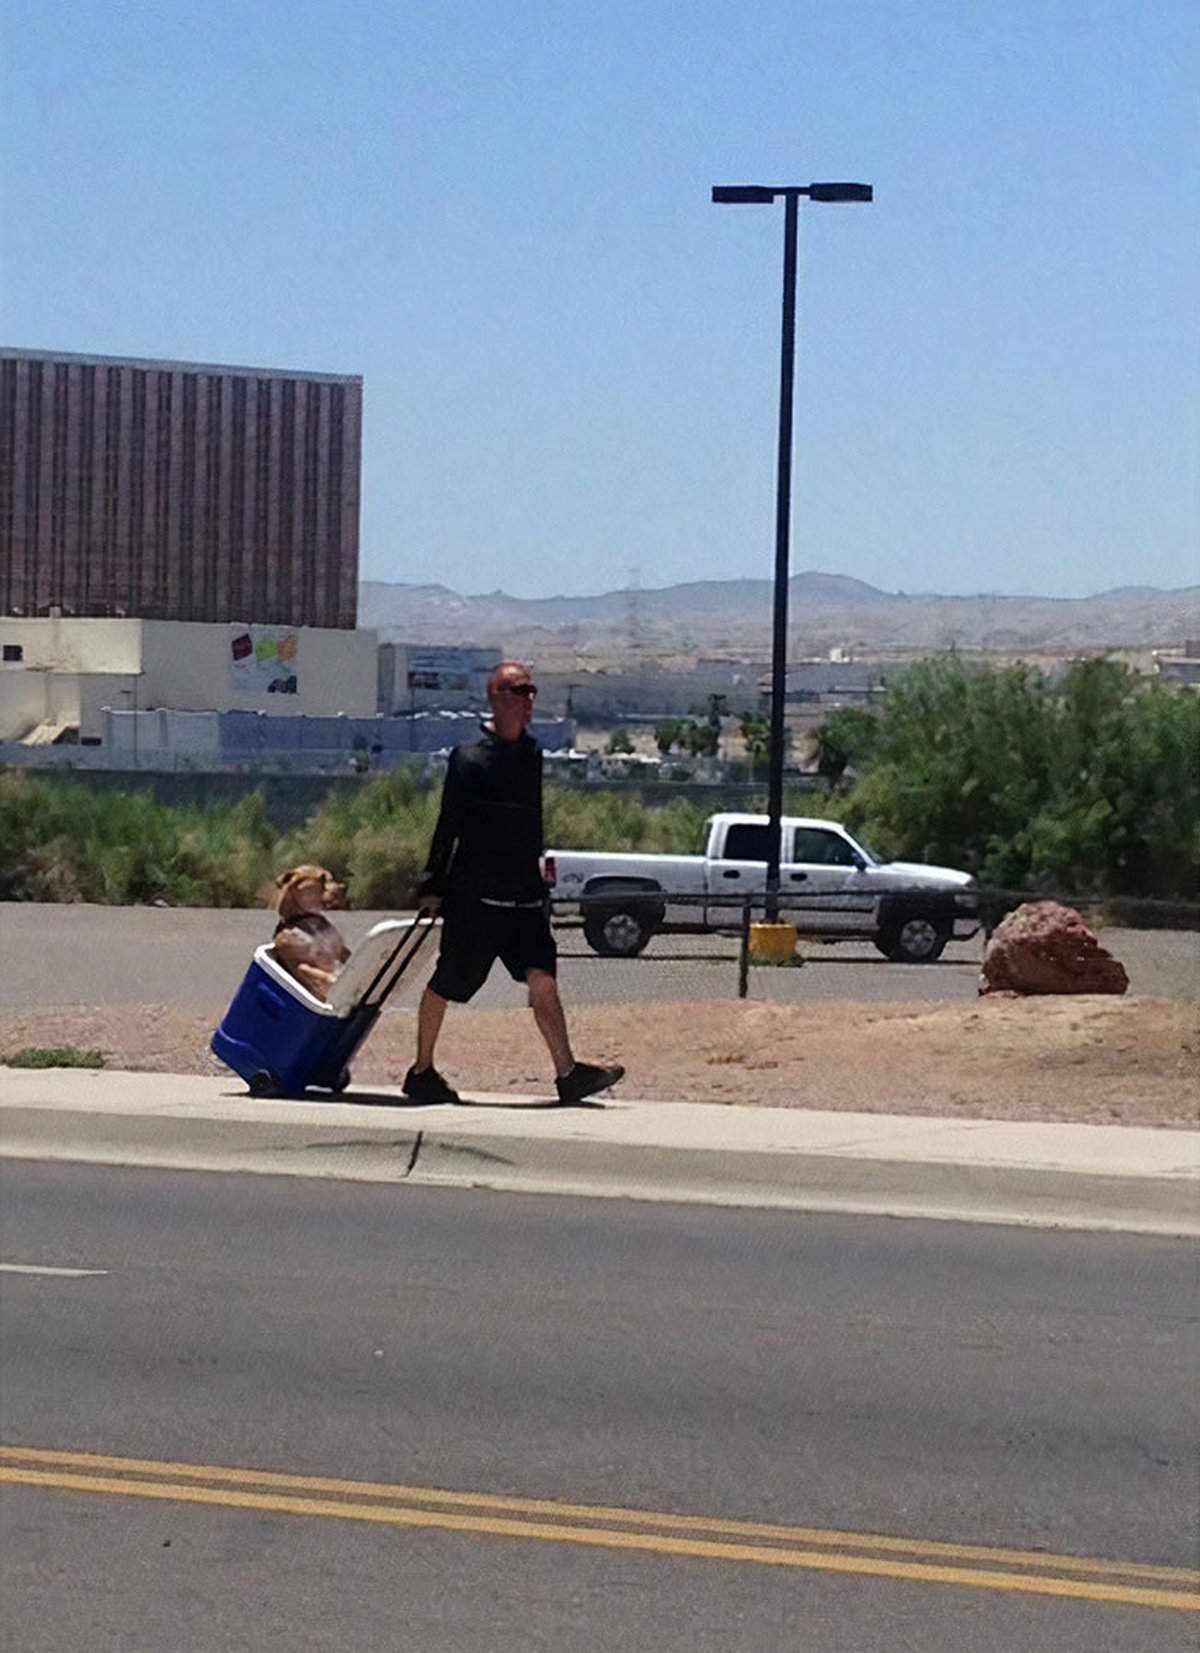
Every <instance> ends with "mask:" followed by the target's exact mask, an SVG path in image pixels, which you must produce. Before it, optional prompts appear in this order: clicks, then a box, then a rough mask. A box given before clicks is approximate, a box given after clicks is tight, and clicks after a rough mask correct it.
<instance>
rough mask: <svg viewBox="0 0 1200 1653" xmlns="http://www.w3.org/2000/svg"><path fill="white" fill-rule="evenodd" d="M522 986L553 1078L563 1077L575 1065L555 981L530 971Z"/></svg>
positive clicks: (546, 972) (541, 973)
mask: <svg viewBox="0 0 1200 1653" xmlns="http://www.w3.org/2000/svg"><path fill="white" fill-rule="evenodd" d="M525 985H526V987H527V988H528V990H529V1008H530V1010H532V1011H533V1019H534V1021H535V1022H536V1023H537V1025H538V1032H539V1033H540V1034H541V1036H542V1038H543V1039H544V1040H545V1041H546V1048H547V1049H548V1050H549V1052H550V1059H551V1061H552V1062H553V1063H554V1076H555V1078H556V1079H562V1078H565V1076H566V1075H567V1074H568V1073H570V1071H571V1069H572V1068H573V1067H574V1066H575V1058H574V1056H573V1055H572V1054H571V1039H570V1035H569V1034H568V1033H567V1018H566V1014H565V1012H564V1010H563V1007H562V1000H561V998H559V995H558V983H557V982H556V981H555V979H554V977H553V976H552V975H550V974H549V972H548V971H546V970H530V971H528V973H527V974H526V977H525ZM430 1048H431V1049H432V1047H430ZM431 1060H432V1058H431Z"/></svg>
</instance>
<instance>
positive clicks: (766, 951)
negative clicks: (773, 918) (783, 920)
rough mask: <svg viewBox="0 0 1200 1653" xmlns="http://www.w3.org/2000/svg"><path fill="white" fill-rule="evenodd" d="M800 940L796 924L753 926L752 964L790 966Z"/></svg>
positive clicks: (751, 930) (751, 937)
mask: <svg viewBox="0 0 1200 1653" xmlns="http://www.w3.org/2000/svg"><path fill="white" fill-rule="evenodd" d="M798 939H799V935H798V932H797V930H796V926H795V925H794V924H751V926H750V963H751V964H790V963H791V962H792V960H793V959H794V958H795V956H796V942H797V940H798Z"/></svg>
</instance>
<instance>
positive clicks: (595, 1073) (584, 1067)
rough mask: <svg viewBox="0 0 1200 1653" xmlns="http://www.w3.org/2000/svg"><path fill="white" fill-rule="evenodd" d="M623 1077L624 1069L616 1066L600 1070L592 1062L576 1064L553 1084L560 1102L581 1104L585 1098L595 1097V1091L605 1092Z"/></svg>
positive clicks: (600, 1068)
mask: <svg viewBox="0 0 1200 1653" xmlns="http://www.w3.org/2000/svg"><path fill="white" fill-rule="evenodd" d="M624 1077H625V1069H624V1068H623V1067H620V1066H619V1065H617V1064H614V1065H613V1066H612V1067H610V1068H602V1067H598V1066H596V1064H595V1063H593V1062H576V1064H575V1066H574V1067H573V1068H572V1069H571V1071H570V1073H565V1074H564V1075H563V1077H562V1078H561V1079H556V1080H555V1081H554V1084H555V1087H556V1089H557V1091H558V1100H559V1101H560V1102H582V1101H583V1099H584V1097H585V1096H595V1095H596V1093H597V1091H606V1090H607V1089H608V1087H609V1086H610V1085H615V1084H616V1082H617V1080H618V1079H623V1078H624Z"/></svg>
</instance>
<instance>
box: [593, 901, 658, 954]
mask: <svg viewBox="0 0 1200 1653" xmlns="http://www.w3.org/2000/svg"><path fill="white" fill-rule="evenodd" d="M583 934H584V937H585V938H586V940H587V944H588V946H589V947H590V948H591V949H592V951H593V952H594V953H599V954H600V957H601V958H608V959H629V958H633V957H634V956H635V955H636V954H638V953H640V952H641V951H642V949H643V948H644V947H645V946H646V943H647V942H648V941H649V940H650V937H651V936H652V935H653V934H654V923H653V920H652V919H651V918H650V917H649V915H648V914H647V913H646V912H645V911H644V910H643V909H642V908H640V907H593V908H592V909H591V911H590V912H589V913H587V915H586V916H585V917H584V920H583Z"/></svg>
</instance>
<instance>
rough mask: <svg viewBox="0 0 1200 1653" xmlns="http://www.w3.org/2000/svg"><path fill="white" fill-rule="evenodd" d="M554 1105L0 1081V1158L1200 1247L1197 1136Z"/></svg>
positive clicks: (84, 1077) (39, 1078)
mask: <svg viewBox="0 0 1200 1653" xmlns="http://www.w3.org/2000/svg"><path fill="white" fill-rule="evenodd" d="M540 1101H541V1099H538V1098H533V1097H526V1098H522V1097H512V1096H504V1097H500V1096H482V1095H481V1096H479V1097H478V1098H475V1099H473V1105H471V1106H463V1107H437V1108H414V1107H411V1106H409V1105H408V1104H406V1103H405V1102H404V1100H403V1098H402V1097H401V1096H400V1094H399V1092H398V1090H395V1089H388V1088H386V1087H379V1088H374V1089H372V1090H370V1091H369V1092H367V1091H361V1092H357V1093H354V1094H353V1095H351V1096H348V1098H344V1099H341V1100H337V1101H320V1100H313V1101H305V1102H277V1101H257V1100H255V1099H253V1098H251V1097H249V1096H248V1095H247V1094H246V1091H245V1088H244V1086H243V1085H242V1084H241V1082H240V1081H239V1080H237V1079H235V1078H234V1077H233V1076H232V1075H230V1076H228V1077H216V1078H204V1077H196V1076H176V1075H167V1074H148V1073H111V1072H105V1071H89V1070H71V1069H50V1070H42V1071H27V1070H18V1069H6V1068H0V1109H2V1113H0V1121H2V1123H0V1154H2V1155H3V1156H5V1157H8V1158H25V1159H39V1160H68V1161H72V1160H73V1161H87V1162H91V1163H101V1164H112V1165H144V1166H151V1165H152V1166H159V1167H167V1168H173V1169H179V1170H206V1171H244V1172H255V1173H260V1174H274V1175H290V1176H317V1177H335V1178H343V1179H350V1180H359V1181H368V1182H404V1183H414V1184H419V1185H424V1186H435V1185H441V1186H454V1187H479V1188H491V1189H505V1190H509V1191H521V1192H531V1193H532V1192H536V1193H555V1194H576V1195H579V1194H584V1195H593V1196H607V1197H625V1198H632V1199H667V1200H683V1201H700V1202H704V1203H708V1204H714V1205H738V1206H769V1207H775V1208H784V1209H793V1210H805V1211H842V1212H859V1213H870V1214H873V1215H889V1216H896V1217H905V1216H907V1217H926V1218H929V1217H933V1218H941V1219H946V1220H957V1221H974V1222H993V1223H1023V1224H1030V1225H1036V1226H1046V1227H1066V1228H1077V1229H1078V1228H1085V1229H1087V1228H1090V1229H1109V1230H1120V1231H1123V1232H1132V1233H1145V1234H1162V1235H1174V1236H1197V1237H1200V1132H1197V1131H1180V1130H1150V1129H1141V1128H1133V1127H1126V1126H1105V1125H1060V1124H1044V1123H1035V1124H1020V1123H1014V1122H1009V1121H991V1120H978V1119H962V1120H960V1119H947V1118H920V1117H913V1116H905V1115H896V1114H870V1113H823V1112H816V1111H813V1110H809V1109H800V1108H795V1109H790V1108H746V1107H722V1106H717V1105H713V1104H706V1103H703V1104H702V1103H653V1102H637V1101H627V1100H625V1099H624V1098H623V1097H622V1096H620V1095H619V1094H614V1095H613V1097H612V1098H611V1099H609V1100H606V1102H605V1105H604V1106H601V1107H583V1108H559V1107H551V1106H544V1105H540Z"/></svg>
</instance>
